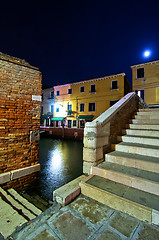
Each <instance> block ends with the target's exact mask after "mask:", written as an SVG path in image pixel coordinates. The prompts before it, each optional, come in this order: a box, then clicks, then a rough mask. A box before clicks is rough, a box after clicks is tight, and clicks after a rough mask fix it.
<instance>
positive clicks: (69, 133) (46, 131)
mask: <svg viewBox="0 0 159 240" xmlns="http://www.w3.org/2000/svg"><path fill="white" fill-rule="evenodd" d="M40 131H41V132H42V133H41V136H46V137H53V138H64V139H65V138H66V139H76V140H83V134H84V129H83V128H62V127H60V128H54V127H40Z"/></svg>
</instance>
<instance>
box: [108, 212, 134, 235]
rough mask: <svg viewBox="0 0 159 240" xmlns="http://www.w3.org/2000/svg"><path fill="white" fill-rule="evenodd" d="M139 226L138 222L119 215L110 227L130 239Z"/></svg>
mask: <svg viewBox="0 0 159 240" xmlns="http://www.w3.org/2000/svg"><path fill="white" fill-rule="evenodd" d="M137 224H138V221H137V220H135V219H133V218H130V217H129V216H126V215H123V214H120V213H117V214H116V215H115V216H114V218H113V219H112V220H111V222H110V224H109V225H110V226H111V227H113V228H114V229H116V230H118V231H119V232H120V233H122V234H123V235H124V236H126V237H130V235H131V233H132V231H133V230H134V229H135V227H136V225H137Z"/></svg>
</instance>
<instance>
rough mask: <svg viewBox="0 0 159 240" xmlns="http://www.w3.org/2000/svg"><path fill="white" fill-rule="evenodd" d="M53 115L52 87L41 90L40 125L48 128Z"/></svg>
mask: <svg viewBox="0 0 159 240" xmlns="http://www.w3.org/2000/svg"><path fill="white" fill-rule="evenodd" d="M53 113H54V88H53V87H52V88H47V89H43V90H42V103H41V119H40V125H41V126H50V125H51V118H52V117H53Z"/></svg>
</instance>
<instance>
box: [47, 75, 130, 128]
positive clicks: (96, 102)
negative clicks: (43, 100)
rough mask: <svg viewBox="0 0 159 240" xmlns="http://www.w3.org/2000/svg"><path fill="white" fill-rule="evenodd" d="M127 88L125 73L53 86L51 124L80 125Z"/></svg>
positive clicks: (107, 105) (93, 116)
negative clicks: (52, 115)
mask: <svg viewBox="0 0 159 240" xmlns="http://www.w3.org/2000/svg"><path fill="white" fill-rule="evenodd" d="M130 90H131V88H130V85H129V82H128V80H127V78H126V75H125V73H119V74H115V75H110V76H105V77H101V78H95V79H90V80H85V81H81V82H76V83H72V84H65V85H59V86H55V87H54V96H55V98H54V117H53V118H52V120H53V122H54V124H53V126H55V127H59V126H66V127H68V128H84V126H85V122H87V121H92V120H93V119H95V118H97V117H98V116H99V115H100V114H102V113H103V112H104V111H106V110H107V109H108V108H109V107H110V106H112V105H113V104H114V103H116V102H117V101H118V100H120V99H121V98H122V97H123V96H124V95H125V94H127V93H128V92H130Z"/></svg>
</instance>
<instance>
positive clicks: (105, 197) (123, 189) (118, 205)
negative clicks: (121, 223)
mask: <svg viewBox="0 0 159 240" xmlns="http://www.w3.org/2000/svg"><path fill="white" fill-rule="evenodd" d="M80 187H81V192H82V194H84V195H86V196H88V197H90V198H92V199H94V200H96V201H98V202H101V203H103V204H106V205H108V206H109V207H111V208H114V209H116V210H118V211H122V212H125V213H127V214H129V215H131V216H133V217H136V218H138V219H140V220H141V221H148V222H149V223H150V224H159V204H158V202H159V196H157V195H154V194H151V193H147V192H144V191H141V190H138V189H135V188H132V187H128V186H126V185H124V184H121V183H117V182H113V181H111V180H108V179H105V178H102V177H100V176H95V175H94V176H89V178H88V179H87V181H85V182H84V181H83V182H81V183H80Z"/></svg>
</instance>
